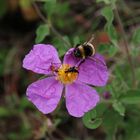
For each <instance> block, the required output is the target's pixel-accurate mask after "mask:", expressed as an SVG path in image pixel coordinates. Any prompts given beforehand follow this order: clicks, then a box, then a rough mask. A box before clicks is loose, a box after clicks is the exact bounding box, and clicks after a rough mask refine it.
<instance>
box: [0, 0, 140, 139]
mask: <svg viewBox="0 0 140 140" xmlns="http://www.w3.org/2000/svg"><path fill="white" fill-rule="evenodd" d="M92 34H94V36H95V41H94V46H95V47H96V51H97V52H99V53H101V54H102V55H104V57H105V59H106V62H107V65H108V68H109V71H110V78H109V81H108V84H107V85H106V86H105V87H102V88H96V89H97V90H98V92H99V94H100V96H101V102H100V104H99V105H98V106H97V107H96V108H95V109H94V110H91V111H90V112H88V113H87V114H86V115H85V116H84V117H83V118H79V119H78V118H74V117H71V116H69V115H68V113H67V111H66V108H65V102H64V99H62V102H61V105H60V106H59V107H57V109H56V110H55V112H53V113H52V114H49V115H43V114H42V113H40V112H39V111H38V110H37V109H36V108H35V107H34V106H33V105H32V104H31V103H30V102H29V101H28V100H27V98H26V88H27V86H28V85H29V84H30V83H32V82H34V81H36V80H37V79H38V78H40V77H41V75H38V74H35V73H33V72H31V71H27V70H25V69H23V68H22V60H23V58H24V56H25V55H26V54H27V53H28V52H29V50H30V49H31V48H32V46H33V45H34V44H37V43H45V44H48V43H51V44H53V45H54V46H55V47H56V48H57V50H58V52H59V56H60V57H61V58H63V56H64V54H65V52H66V51H67V50H68V49H69V48H70V47H73V46H75V45H76V44H77V43H83V42H85V41H86V40H87V39H88V38H89V37H90V36H91V35H92ZM87 71H88V70H87ZM139 124H140V1H139V0H68V1H64V0H57V1H56V0H1V1H0V140H140V126H139Z"/></svg>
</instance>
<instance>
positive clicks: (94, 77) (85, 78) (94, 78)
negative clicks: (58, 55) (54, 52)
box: [64, 48, 109, 86]
mask: <svg viewBox="0 0 140 140" xmlns="http://www.w3.org/2000/svg"><path fill="white" fill-rule="evenodd" d="M73 50H74V48H72V49H70V50H69V51H68V52H67V53H66V55H65V57H64V63H66V64H70V65H72V66H75V65H77V64H78V63H79V61H80V60H79V59H77V58H75V56H74V55H73ZM108 77H109V73H108V69H107V66H106V63H105V60H104V58H103V56H101V55H100V54H95V55H94V56H92V57H89V58H87V59H86V60H85V61H84V62H83V63H82V64H81V65H80V67H79V76H78V80H79V81H81V82H85V83H87V84H91V85H94V86H104V85H106V83H107V80H108Z"/></svg>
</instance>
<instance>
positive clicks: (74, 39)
mask: <svg viewBox="0 0 140 140" xmlns="http://www.w3.org/2000/svg"><path fill="white" fill-rule="evenodd" d="M79 43H80V38H79V36H75V37H74V38H73V44H74V46H75V45H77V44H79Z"/></svg>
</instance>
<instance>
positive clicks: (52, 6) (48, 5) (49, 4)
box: [44, 0, 56, 17]
mask: <svg viewBox="0 0 140 140" xmlns="http://www.w3.org/2000/svg"><path fill="white" fill-rule="evenodd" d="M44 10H45V12H47V15H48V16H49V17H50V16H51V15H52V14H53V13H54V12H55V10H56V0H46V1H45V4H44Z"/></svg>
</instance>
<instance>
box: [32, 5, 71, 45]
mask: <svg viewBox="0 0 140 140" xmlns="http://www.w3.org/2000/svg"><path fill="white" fill-rule="evenodd" d="M33 6H34V8H35V10H36V13H37V14H38V16H39V17H40V19H41V20H42V21H43V22H44V23H46V24H48V25H49V27H50V29H51V30H52V32H53V33H54V34H55V35H56V36H57V37H58V38H59V39H60V40H62V41H63V42H64V43H65V47H66V46H67V47H66V48H70V47H71V44H70V43H69V42H68V41H67V40H65V39H64V38H63V36H62V35H61V34H60V33H59V32H58V31H57V30H56V29H55V28H54V26H53V25H52V22H51V20H50V18H48V19H46V17H45V16H44V15H43V14H42V13H41V11H40V9H39V7H38V5H37V4H36V3H35V2H33Z"/></svg>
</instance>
